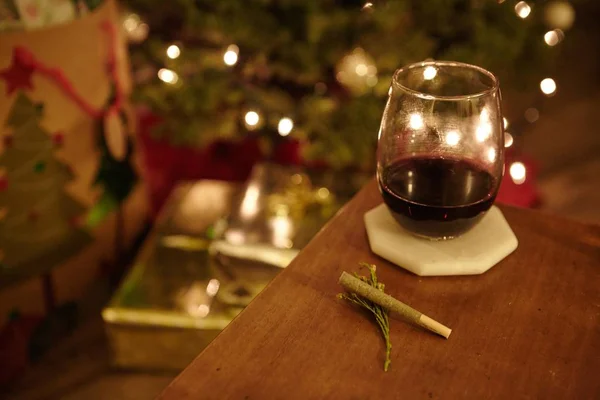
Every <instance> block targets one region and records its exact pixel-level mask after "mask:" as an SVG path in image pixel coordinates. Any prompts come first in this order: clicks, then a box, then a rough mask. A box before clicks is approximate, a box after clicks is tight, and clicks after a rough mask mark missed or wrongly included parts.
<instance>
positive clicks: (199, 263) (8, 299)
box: [0, 0, 600, 399]
mask: <svg viewBox="0 0 600 400" xmlns="http://www.w3.org/2000/svg"><path fill="white" fill-rule="evenodd" d="M599 16H600V4H598V3H597V2H594V1H585V0H570V1H567V0H550V1H533V0H528V1H514V0H513V1H511V0H505V1H504V0H498V1H495V0H430V1H427V2H423V1H417V0H396V1H394V0H387V1H386V0H374V1H368V2H366V1H362V0H361V1H350V0H344V1H341V0H328V1H321V2H305V1H301V0H252V1H244V2H242V1H233V0H228V1H220V2H209V1H201V0H174V1H169V2H155V1H151V0H129V1H121V2H120V3H119V4H117V3H116V2H115V1H114V0H52V1H51V0H45V1H42V0H0V128H1V130H0V135H1V138H2V142H1V143H0V240H1V241H0V397H3V396H5V397H6V398H23V399H38V398H39V399H41V398H65V399H76V398H82V397H84V396H85V397H87V398H89V399H96V398H98V399H101V398H111V399H141V398H153V396H155V395H157V394H158V393H159V392H160V391H161V390H162V389H163V388H164V387H165V386H166V385H167V384H168V382H169V381H170V380H171V379H172V378H173V377H174V376H175V375H176V374H177V372H178V371H180V370H181V369H182V368H184V367H185V365H186V364H187V363H189V362H190V361H191V360H192V359H193V357H194V356H195V355H196V354H198V353H199V352H200V351H201V350H202V348H203V347H204V346H206V344H208V343H209V342H210V340H211V339H212V338H214V336H215V335H216V334H217V333H218V332H219V331H220V330H221V329H223V328H224V327H225V326H226V325H227V324H228V323H229V321H231V319H232V318H234V317H235V315H237V313H239V312H240V311H241V310H242V309H243V307H244V306H245V305H247V304H248V302H250V301H251V300H252V298H253V297H254V296H255V295H256V294H258V293H259V292H260V290H262V288H264V286H265V285H266V284H267V283H268V282H269V281H270V280H271V279H272V278H273V277H274V276H275V275H276V274H277V272H278V271H280V270H281V268H285V266H286V265H287V264H288V263H289V262H290V261H291V260H292V259H293V258H294V256H295V255H296V254H297V252H298V251H299V250H301V249H302V247H303V246H304V245H305V244H306V243H308V241H310V239H311V238H312V237H313V236H314V234H315V233H316V232H318V230H319V229H320V228H321V227H322V226H323V225H324V224H325V223H326V222H327V220H328V219H329V218H330V217H331V216H332V215H333V214H335V212H336V211H337V210H338V209H339V208H340V207H342V206H343V204H344V203H345V202H347V201H348V200H349V199H350V198H351V197H352V196H353V195H354V194H355V193H356V192H357V191H358V190H359V189H360V188H361V187H362V186H363V185H364V184H365V183H366V182H368V180H369V179H371V178H372V176H373V174H374V171H375V146H376V140H377V131H378V128H379V123H380V120H381V114H382V111H383V107H384V105H385V101H386V96H387V93H388V90H389V87H390V82H391V76H392V74H393V72H394V71H395V70H396V69H397V68H399V67H401V66H403V65H406V64H408V63H412V62H418V61H423V60H430V59H433V60H455V61H462V62H468V63H472V64H476V65H479V66H482V67H484V68H486V69H488V70H490V71H492V72H493V73H495V74H496V75H497V76H498V77H499V78H500V82H501V89H502V95H503V111H504V115H505V121H504V126H505V147H506V165H505V167H506V169H505V171H506V173H505V177H504V180H503V183H502V186H501V189H500V193H499V195H498V202H501V203H504V204H508V205H512V206H518V207H528V208H536V209H541V210H544V211H547V212H550V213H554V214H557V215H559V216H562V217H566V218H572V219H577V220H579V221H582V222H585V223H593V224H597V223H600V209H599V208H598V204H600V184H599V183H600V181H599V179H598V176H600V135H599V134H598V133H597V128H596V127H597V126H598V125H599V123H600V113H599V112H597V109H598V108H599V107H600V55H599V54H598V52H597V51H595V50H594V49H596V48H598V46H599V42H600V29H599V28H598V26H597V20H598V17H599Z"/></svg>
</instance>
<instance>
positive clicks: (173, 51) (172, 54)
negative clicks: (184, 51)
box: [167, 44, 181, 60]
mask: <svg viewBox="0 0 600 400" xmlns="http://www.w3.org/2000/svg"><path fill="white" fill-rule="evenodd" d="M180 54H181V50H180V49H179V46H177V45H176V44H172V45H170V46H169V47H167V57H169V58H170V59H172V60H174V59H176V58H177V57H179V55H180Z"/></svg>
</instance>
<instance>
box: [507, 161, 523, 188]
mask: <svg viewBox="0 0 600 400" xmlns="http://www.w3.org/2000/svg"><path fill="white" fill-rule="evenodd" d="M509 171H510V177H511V178H512V180H513V182H514V183H516V184H517V185H520V184H522V183H523V182H525V180H526V179H527V169H526V168H525V165H524V164H523V163H522V162H519V161H517V162H514V163H512V164H511V165H510V170H509Z"/></svg>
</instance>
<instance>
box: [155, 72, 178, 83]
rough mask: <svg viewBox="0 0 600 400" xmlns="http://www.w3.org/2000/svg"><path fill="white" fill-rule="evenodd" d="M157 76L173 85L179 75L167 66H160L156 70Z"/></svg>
mask: <svg viewBox="0 0 600 400" xmlns="http://www.w3.org/2000/svg"><path fill="white" fill-rule="evenodd" d="M158 78H159V79H160V80H161V81H163V82H165V83H169V84H171V85H174V84H175V83H177V81H178V80H179V76H178V75H177V73H176V72H175V71H171V70H170V69H167V68H161V69H159V70H158Z"/></svg>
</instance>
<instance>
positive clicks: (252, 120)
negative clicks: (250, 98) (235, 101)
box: [244, 111, 260, 127]
mask: <svg viewBox="0 0 600 400" xmlns="http://www.w3.org/2000/svg"><path fill="white" fill-rule="evenodd" d="M244 121H246V124H247V125H248V126H250V127H253V126H256V125H257V124H258V122H259V121H260V115H258V113H257V112H256V111H248V112H247V113H246V115H245V116H244Z"/></svg>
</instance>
